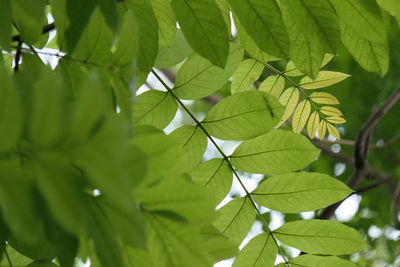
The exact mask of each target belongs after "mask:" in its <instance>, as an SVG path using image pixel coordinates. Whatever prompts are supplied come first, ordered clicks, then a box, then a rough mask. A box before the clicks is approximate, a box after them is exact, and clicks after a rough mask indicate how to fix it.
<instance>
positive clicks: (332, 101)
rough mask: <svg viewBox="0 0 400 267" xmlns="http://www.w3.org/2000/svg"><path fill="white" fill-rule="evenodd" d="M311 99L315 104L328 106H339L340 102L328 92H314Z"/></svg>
mask: <svg viewBox="0 0 400 267" xmlns="http://www.w3.org/2000/svg"><path fill="white" fill-rule="evenodd" d="M310 99H311V100H312V101H314V102H315V103H319V104H326V105H339V104H340V103H339V100H337V98H336V97H335V96H333V95H331V94H330V93H326V92H313V93H312V94H311V95H310Z"/></svg>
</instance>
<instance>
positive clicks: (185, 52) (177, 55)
mask: <svg viewBox="0 0 400 267" xmlns="http://www.w3.org/2000/svg"><path fill="white" fill-rule="evenodd" d="M191 53H192V48H191V47H190V45H189V44H188V43H187V42H186V39H185V37H184V36H183V34H182V32H181V30H177V32H176V35H175V40H174V42H173V44H172V45H171V46H170V47H167V46H160V47H159V48H158V54H157V58H156V62H155V63H154V66H155V67H157V68H160V69H165V68H169V67H172V66H175V65H176V64H178V63H179V62H181V61H183V60H184V59H185V58H187V57H188V56H189V55H190V54H191Z"/></svg>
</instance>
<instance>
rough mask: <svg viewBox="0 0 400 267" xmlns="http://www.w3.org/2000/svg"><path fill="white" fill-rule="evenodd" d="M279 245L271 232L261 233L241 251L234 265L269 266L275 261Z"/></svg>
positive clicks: (243, 266) (238, 266)
mask: <svg viewBox="0 0 400 267" xmlns="http://www.w3.org/2000/svg"><path fill="white" fill-rule="evenodd" d="M277 254H278V247H277V246H276V244H275V242H274V240H273V239H272V237H271V235H270V234H265V233H263V234H259V235H257V236H256V237H254V238H253V239H251V240H250V242H249V243H248V244H247V245H246V246H245V247H244V248H243V249H242V250H241V251H240V253H239V255H238V256H237V257H236V259H235V261H234V262H233V265H232V267H247V266H253V267H269V266H273V264H274V263H275V259H276V256H277Z"/></svg>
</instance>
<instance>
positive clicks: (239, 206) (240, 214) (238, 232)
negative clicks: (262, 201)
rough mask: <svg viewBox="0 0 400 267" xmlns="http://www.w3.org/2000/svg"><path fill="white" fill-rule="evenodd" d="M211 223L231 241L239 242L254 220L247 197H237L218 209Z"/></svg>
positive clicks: (252, 210) (252, 208) (253, 212)
mask: <svg viewBox="0 0 400 267" xmlns="http://www.w3.org/2000/svg"><path fill="white" fill-rule="evenodd" d="M218 212H219V213H220V216H219V217H218V219H217V220H216V221H214V223H213V225H214V226H215V227H216V228H217V229H218V230H220V231H221V232H222V233H223V234H224V235H226V236H228V237H229V238H230V239H231V240H232V241H234V242H237V243H241V242H242V241H243V238H244V237H245V236H246V235H247V232H248V231H249V230H250V228H251V226H252V225H253V223H254V220H255V216H256V214H255V211H254V207H253V206H252V204H251V202H250V199H249V198H248V197H242V198H237V199H234V200H232V201H231V202H229V203H228V204H226V205H225V206H223V207H222V208H220V209H219V210H218Z"/></svg>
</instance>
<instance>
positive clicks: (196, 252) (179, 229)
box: [147, 214, 213, 267]
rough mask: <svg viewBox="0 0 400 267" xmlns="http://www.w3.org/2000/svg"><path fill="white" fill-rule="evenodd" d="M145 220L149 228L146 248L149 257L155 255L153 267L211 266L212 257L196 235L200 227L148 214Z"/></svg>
mask: <svg viewBox="0 0 400 267" xmlns="http://www.w3.org/2000/svg"><path fill="white" fill-rule="evenodd" d="M147 218H148V221H149V226H150V227H149V231H148V235H149V244H148V247H149V251H150V255H157V257H156V261H157V263H156V265H155V266H157V267H158V266H160V267H163V266H199V267H208V266H211V265H212V263H213V260H212V257H211V255H209V253H208V251H207V247H205V244H204V243H203V242H202V240H201V238H200V235H199V234H198V233H200V227H198V226H197V225H193V224H183V223H179V222H177V221H174V220H170V219H167V218H165V217H163V216H158V215H150V214H149V215H148V216H147ZM160 240H163V242H160Z"/></svg>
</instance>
